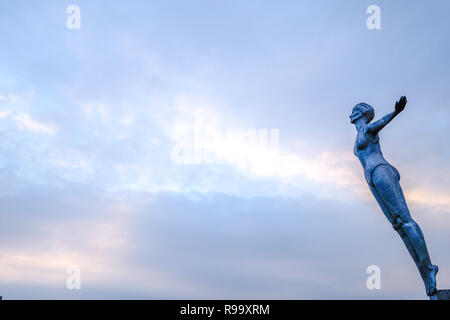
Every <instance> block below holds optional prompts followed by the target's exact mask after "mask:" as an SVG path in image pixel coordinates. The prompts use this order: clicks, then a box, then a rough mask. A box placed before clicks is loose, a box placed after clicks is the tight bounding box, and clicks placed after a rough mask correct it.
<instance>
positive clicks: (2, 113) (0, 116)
mask: <svg viewBox="0 0 450 320" xmlns="http://www.w3.org/2000/svg"><path fill="white" fill-rule="evenodd" d="M10 114H11V111H10V110H8V111H0V119H4V118H6V117H7V116H9V115H10Z"/></svg>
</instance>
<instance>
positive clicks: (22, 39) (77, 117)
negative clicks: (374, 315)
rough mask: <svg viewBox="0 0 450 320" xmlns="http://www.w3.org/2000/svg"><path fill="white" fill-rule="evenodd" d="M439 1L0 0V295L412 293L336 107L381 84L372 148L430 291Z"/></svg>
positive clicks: (444, 284) (443, 76) (440, 150)
mask: <svg viewBox="0 0 450 320" xmlns="http://www.w3.org/2000/svg"><path fill="white" fill-rule="evenodd" d="M70 5H76V6H78V7H79V9H80V29H69V28H68V27H67V20H68V18H70V16H71V14H70V13H69V14H68V13H67V12H66V10H67V8H68V7H69V6H70ZM370 5H378V6H379V8H380V13H381V15H380V19H381V20H380V21H381V29H379V30H376V29H375V30H369V29H368V27H367V25H366V20H367V19H368V17H369V16H370V14H368V13H366V9H367V7H368V6H370ZM449 10H450V3H449V2H448V1H437V0H436V1H432V2H428V3H426V2H424V1H406V0H399V1H395V2H394V1H385V0H378V1H372V0H371V1H361V0H351V1H350V0H349V1H345V2H343V1H340V2H338V1H332V0H327V1H326V0H320V1H288V0H286V1H282V2H279V1H273V0H263V1H261V0H258V1H256V0H245V1H237V0H226V1H203V0H193V1H189V2H187V1H181V0H180V1H176V0H171V1H162V0H161V1H138V0H130V1H119V0H112V1H100V0H89V1H82V0H78V1H77V0H73V1H42V0H36V1H33V2H30V1H23V0H18V1H1V2H0V39H1V50H0V187H1V190H2V191H1V192H0V295H1V296H3V299H425V298H426V296H425V291H424V287H423V284H422V281H421V279H420V276H419V273H418V272H417V270H416V267H415V265H414V263H413V261H412V259H411V258H410V257H409V255H408V252H407V250H406V248H405V247H404V245H403V243H402V241H401V239H400V238H399V236H398V235H397V234H396V232H395V231H394V230H393V229H392V227H391V226H390V224H389V223H388V221H387V219H386V218H385V217H384V216H383V214H382V212H381V210H380V208H379V207H378V206H377V204H376V202H375V200H374V198H373V196H372V195H371V194H370V191H369V188H368V186H367V184H366V182H365V180H364V175H363V171H362V167H361V165H360V163H359V161H358V159H357V158H356V157H355V156H354V155H353V144H354V139H355V134H356V131H355V129H354V127H353V126H352V125H351V124H350V123H349V119H348V116H349V115H350V113H351V109H352V107H353V106H354V105H355V104H357V103H359V102H362V101H364V102H366V103H369V104H371V105H372V106H373V107H374V108H375V118H379V117H381V116H383V115H384V114H387V113H389V112H392V111H393V110H394V105H395V101H396V100H398V98H399V97H400V96H402V95H406V96H407V97H408V104H407V106H406V109H405V111H404V112H403V113H402V114H400V115H399V116H398V117H397V118H396V119H395V120H393V121H392V122H391V124H389V125H388V126H387V127H386V128H385V129H384V130H383V131H382V132H381V134H380V135H381V146H382V149H383V152H384V155H385V157H386V158H387V160H388V161H389V162H390V163H392V164H393V165H394V166H395V167H396V168H397V169H398V170H399V171H400V174H401V184H402V187H403V189H404V192H405V196H406V199H407V202H408V205H409V208H410V211H411V213H412V216H413V217H414V219H415V220H416V221H417V222H418V223H419V225H420V226H421V228H422V230H423V231H424V234H425V238H426V241H427V244H428V249H429V251H430V255H431V259H432V262H433V263H434V264H437V265H438V266H439V267H440V272H439V273H438V278H437V280H438V288H448V287H450V255H449V254H448V248H449V245H450V233H449V230H450V209H449V208H450V192H449V190H450V170H449V167H448V163H449V160H450V148H449V147H448V138H447V136H448V135H449V134H450V127H449V123H450V120H449V119H450V107H449V106H448V101H450V91H449V90H448V83H449V80H450V64H449V63H448V56H449V54H450V41H448V40H449V37H448V30H449V29H450V21H449V19H448V17H447V16H448V14H447V13H448V12H449ZM236 132H238V133H239V132H240V133H242V132H243V133H244V134H237V133H236ZM265 133H267V135H266V134H265ZM255 134H256V135H255ZM258 139H259V140H258ZM261 139H262V140H261ZM265 139H266V140H267V144H264V143H261V141H263V142H264V141H265ZM256 142H257V143H256ZM193 146H195V147H193ZM189 148H191V149H189ZM193 150H195V152H194V151H193ZM194 158H195V159H194ZM180 159H181V160H180ZM371 265H376V266H379V268H380V270H381V288H380V289H378V290H377V289H375V290H369V289H368V287H367V285H366V281H367V279H368V277H369V276H370V275H369V274H367V272H366V270H367V268H368V267H369V266H371ZM70 266H77V267H78V268H79V271H80V273H79V275H80V280H81V282H80V283H81V287H80V289H74V290H70V289H69V288H68V286H67V279H68V277H70V275H71V274H70V273H68V272H67V271H68V268H69V267H70Z"/></svg>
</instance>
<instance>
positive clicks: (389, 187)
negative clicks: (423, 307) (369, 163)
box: [372, 165, 438, 295]
mask: <svg viewBox="0 0 450 320" xmlns="http://www.w3.org/2000/svg"><path fill="white" fill-rule="evenodd" d="M399 178H400V177H399V176H398V174H397V172H396V171H395V170H394V169H393V168H392V167H391V166H389V165H380V166H378V167H377V168H375V170H374V171H373V173H372V181H373V186H374V189H375V192H376V193H377V195H378V196H379V199H380V201H379V202H382V203H383V205H384V210H387V211H388V213H389V217H390V219H389V220H390V221H391V223H392V225H393V227H394V229H395V230H396V231H397V232H398V233H399V235H400V237H401V238H402V239H403V242H404V243H405V245H406V247H407V248H408V251H409V253H410V254H411V256H412V258H413V259H414V262H415V263H416V265H417V268H418V269H419V272H420V274H421V276H422V279H423V281H424V283H425V287H426V290H427V294H428V295H432V294H434V292H435V291H436V273H437V270H438V268H437V266H433V265H432V264H431V260H430V256H429V254H428V250H427V246H426V243H425V238H424V236H423V233H422V230H421V229H420V227H419V225H418V224H417V223H416V222H415V221H414V220H413V219H412V217H411V214H410V213H409V209H408V206H407V204H406V200H405V197H404V195H403V191H402V188H401V186H400V182H399ZM382 209H383V207H382ZM384 210H383V211H384Z"/></svg>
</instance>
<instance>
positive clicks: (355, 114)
mask: <svg viewBox="0 0 450 320" xmlns="http://www.w3.org/2000/svg"><path fill="white" fill-rule="evenodd" d="M362 116H363V113H362V112H361V110H358V109H356V108H355V109H353V112H352V114H351V115H350V117H349V118H350V122H351V123H355V122H356V120H358V119H359V118H361V117H362Z"/></svg>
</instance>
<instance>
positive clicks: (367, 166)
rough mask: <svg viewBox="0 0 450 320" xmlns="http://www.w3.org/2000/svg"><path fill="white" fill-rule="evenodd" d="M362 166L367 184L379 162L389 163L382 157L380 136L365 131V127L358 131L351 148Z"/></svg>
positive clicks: (370, 180) (370, 182)
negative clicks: (353, 145)
mask: <svg viewBox="0 0 450 320" xmlns="http://www.w3.org/2000/svg"><path fill="white" fill-rule="evenodd" d="M353 152H354V154H355V156H357V157H358V159H359V161H360V162H361V165H362V166H363V168H364V175H365V177H366V181H367V183H368V184H372V172H373V170H374V169H375V168H376V167H378V166H379V165H381V164H387V165H390V164H389V163H388V162H387V161H386V159H384V157H383V153H382V152H381V147H380V137H379V136H378V134H377V135H375V136H373V135H370V134H369V133H367V130H366V128H364V129H363V130H361V131H360V132H358V135H357V136H356V141H355V147H354V150H353Z"/></svg>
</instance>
